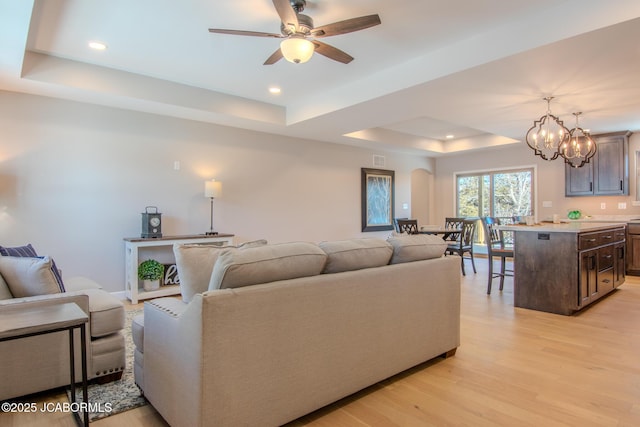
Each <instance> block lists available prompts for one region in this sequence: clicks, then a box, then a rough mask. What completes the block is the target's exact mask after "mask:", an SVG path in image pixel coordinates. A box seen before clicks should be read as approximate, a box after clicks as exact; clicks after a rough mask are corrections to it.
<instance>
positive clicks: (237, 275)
mask: <svg viewBox="0 0 640 427" xmlns="http://www.w3.org/2000/svg"><path fill="white" fill-rule="evenodd" d="M326 259H327V255H326V254H325V253H324V251H323V250H322V249H320V248H319V247H318V246H317V245H314V244H313V243H307V242H291V243H281V244H276V245H266V246H260V247H256V248H247V249H245V250H226V251H223V252H222V253H221V254H220V256H219V257H218V260H217V261H216V263H215V265H214V266H213V272H212V273H211V281H210V282H209V290H214V289H224V288H239V287H242V286H249V285H257V284H259V283H269V282H275V281H278V280H287V279H296V278H298V277H306V276H315V275H318V274H320V273H321V272H322V269H323V268H324V264H325V262H326Z"/></svg>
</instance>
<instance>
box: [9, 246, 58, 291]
mask: <svg viewBox="0 0 640 427" xmlns="http://www.w3.org/2000/svg"><path fill="white" fill-rule="evenodd" d="M0 274H1V275H2V277H3V278H4V280H5V281H6V282H7V285H8V286H9V290H10V291H11V294H12V295H13V297H14V298H21V297H31V296H35V295H47V294H57V293H60V287H59V286H58V282H57V281H56V278H55V277H54V275H53V272H52V271H51V259H50V258H49V257H47V256H45V257H43V258H26V257H12V256H2V257H0Z"/></svg>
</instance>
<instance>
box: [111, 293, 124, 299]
mask: <svg viewBox="0 0 640 427" xmlns="http://www.w3.org/2000/svg"><path fill="white" fill-rule="evenodd" d="M111 295H113V296H114V297H116V298H118V299H119V300H126V299H127V292H126V291H118V292H111Z"/></svg>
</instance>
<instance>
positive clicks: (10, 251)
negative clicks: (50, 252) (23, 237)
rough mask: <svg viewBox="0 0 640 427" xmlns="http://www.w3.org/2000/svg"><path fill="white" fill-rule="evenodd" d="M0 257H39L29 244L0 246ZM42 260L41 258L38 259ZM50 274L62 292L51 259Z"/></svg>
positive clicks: (62, 284)
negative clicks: (10, 246) (9, 246)
mask: <svg viewBox="0 0 640 427" xmlns="http://www.w3.org/2000/svg"><path fill="white" fill-rule="evenodd" d="M0 255H2V256H14V257H27V258H36V257H39V256H38V254H37V253H36V249H35V248H34V247H33V246H31V243H29V244H27V245H26V246H15V247H12V248H7V247H4V246H0ZM39 258H42V257H39ZM51 272H52V273H53V275H54V277H55V278H56V282H58V286H59V287H60V292H64V283H63V282H62V274H60V270H58V266H56V262H55V261H54V260H53V258H51Z"/></svg>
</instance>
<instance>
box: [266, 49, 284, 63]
mask: <svg viewBox="0 0 640 427" xmlns="http://www.w3.org/2000/svg"><path fill="white" fill-rule="evenodd" d="M282 58H283V56H282V51H281V50H280V48H278V50H276V51H275V52H273V53H272V54H271V56H270V57H268V58H267V60H266V61H264V64H262V65H273V64H275V63H276V62H278V61H280V60H281V59H282Z"/></svg>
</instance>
